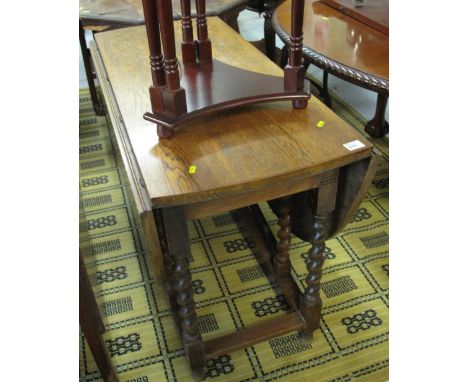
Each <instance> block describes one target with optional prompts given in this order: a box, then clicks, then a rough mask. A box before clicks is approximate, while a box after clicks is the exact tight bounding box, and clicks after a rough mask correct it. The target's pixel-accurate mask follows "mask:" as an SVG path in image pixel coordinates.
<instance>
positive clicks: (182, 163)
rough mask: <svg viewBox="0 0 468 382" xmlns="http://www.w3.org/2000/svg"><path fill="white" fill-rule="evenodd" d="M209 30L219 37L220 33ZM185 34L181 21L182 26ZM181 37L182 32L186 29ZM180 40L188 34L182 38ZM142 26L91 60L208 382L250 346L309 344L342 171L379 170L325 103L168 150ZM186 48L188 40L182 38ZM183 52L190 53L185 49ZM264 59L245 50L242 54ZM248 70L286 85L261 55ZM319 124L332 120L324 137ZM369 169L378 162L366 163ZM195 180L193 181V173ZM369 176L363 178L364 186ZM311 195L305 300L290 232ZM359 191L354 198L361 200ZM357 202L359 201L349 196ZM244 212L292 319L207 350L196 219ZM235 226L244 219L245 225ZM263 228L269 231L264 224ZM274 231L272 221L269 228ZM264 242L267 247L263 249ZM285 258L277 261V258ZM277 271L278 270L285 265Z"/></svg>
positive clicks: (243, 121) (107, 40)
mask: <svg viewBox="0 0 468 382" xmlns="http://www.w3.org/2000/svg"><path fill="white" fill-rule="evenodd" d="M217 23H220V21H215V20H213V22H211V21H210V23H209V28H213V26H214V28H213V29H210V30H209V33H210V35H211V36H214V35H215V34H214V33H213V30H216V24H217ZM179 26H180V23H179ZM175 31H176V33H179V34H181V33H182V32H181V30H180V29H179V28H176V29H175ZM177 31H178V32H177ZM145 39H146V37H145V29H144V27H134V28H129V29H127V30H126V31H125V33H123V32H122V31H120V30H115V31H112V32H106V33H101V34H99V35H97V36H96V42H97V46H98V47H99V50H98V49H97V46H96V45H92V47H91V52H92V56H93V60H94V61H95V62H96V70H97V76H98V79H99V80H100V81H102V82H103V83H104V86H103V94H104V99H105V102H106V105H107V110H109V115H110V119H111V121H112V127H113V130H114V134H113V136H115V139H116V140H117V141H118V147H119V150H120V152H121V155H122V153H123V155H125V156H126V158H125V163H126V164H127V166H129V168H126V169H125V171H126V172H127V173H128V177H129V178H131V179H133V180H132V181H129V185H130V189H131V193H134V194H135V195H136V196H135V199H136V200H138V203H139V205H140V208H141V209H142V210H141V212H140V214H143V213H146V214H147V215H145V216H149V214H150V213H152V215H153V217H154V225H155V226H156V229H157V235H156V236H157V237H156V238H152V237H149V236H146V235H145V240H155V239H156V240H158V245H160V248H161V249H160V257H161V258H162V260H163V265H162V267H163V272H164V273H165V277H166V285H167V295H168V297H169V301H170V305H171V308H172V311H173V316H174V320H175V323H176V326H177V327H178V328H179V332H180V335H181V338H182V341H183V343H184V348H185V351H186V353H187V357H188V361H189V363H190V366H191V369H192V373H193V376H194V378H196V379H201V378H202V377H203V366H204V364H205V361H206V359H208V358H211V357H213V356H216V355H221V354H226V352H230V351H233V350H235V349H240V348H243V347H245V346H251V345H253V344H255V343H258V342H260V341H264V340H266V339H269V338H272V337H274V336H278V335H283V334H286V333H289V332H291V331H298V330H300V331H302V332H303V333H304V336H305V337H307V336H310V335H311V333H312V332H313V331H314V330H315V329H316V328H317V325H318V322H319V320H320V307H321V303H320V296H319V295H318V289H319V285H320V284H319V283H320V276H321V261H322V260H321V259H323V248H324V240H325V239H326V238H327V233H326V232H329V231H331V229H332V228H331V227H334V226H336V225H337V224H338V222H336V218H337V216H344V215H346V214H347V212H346V211H342V212H340V211H338V208H347V206H350V205H354V204H353V203H352V201H348V202H346V203H341V202H340V201H338V200H337V198H338V197H339V196H340V195H342V194H343V193H340V187H341V178H340V177H339V175H340V171H341V169H342V168H343V167H346V166H350V167H349V172H350V173H349V178H353V176H352V174H351V172H353V171H354V169H356V171H363V169H365V168H369V167H370V166H367V167H366V166H360V167H359V166H358V167H352V165H353V164H354V163H356V162H362V161H369V158H370V157H371V156H372V146H371V145H370V143H369V142H368V141H367V140H366V139H365V138H364V137H362V135H360V134H359V133H358V132H357V131H356V130H354V129H353V128H351V127H350V126H348V125H347V124H346V123H345V122H344V121H342V120H341V119H340V118H339V117H338V116H336V115H335V114H333V113H332V112H331V111H330V110H329V109H328V108H326V106H324V105H323V104H322V103H321V102H319V101H318V100H317V99H315V98H312V99H311V100H310V102H309V103H308V105H307V107H306V108H305V109H302V110H293V109H291V107H290V105H287V104H285V103H284V102H278V103H269V104H262V105H250V106H247V107H243V108H239V109H237V110H236V111H235V112H234V111H225V112H221V113H218V114H216V115H214V116H211V117H210V118H206V117H201V118H199V119H194V120H192V121H189V122H188V123H187V126H181V127H180V129H179V130H178V132H177V135H176V136H175V137H174V139H172V140H158V138H157V136H156V133H155V131H154V125H152V124H151V123H148V122H147V121H145V120H143V119H142V118H141V112H142V110H144V109H145V108H147V107H149V100H148V97H147V84H148V82H149V81H151V71H150V70H149V69H150V65H149V63H146V64H142V63H145V62H146V61H147V60H146V59H145V58H146V57H147V56H148V46H147V44H146V41H145ZM217 40H218V39H216V40H213V42H212V48H213V56H215V57H216V55H217V54H219V53H220V52H224V55H221V54H219V56H218V57H219V59H220V60H222V61H223V62H228V63H230V65H235V64H236V62H237V61H236V60H240V58H239V57H238V55H239V51H237V52H232V51H230V50H226V51H224V50H223V49H224V47H223V44H222V42H216V41H217ZM178 41H181V40H180V39H179V40H178ZM176 49H179V51H180V49H181V47H180V45H179V44H177V45H176ZM244 49H245V50H246V51H247V52H249V49H255V48H253V47H248V46H247V45H243V44H239V50H241V51H242V50H244ZM253 57H255V60H251V61H248V63H247V65H249V70H250V71H256V72H260V73H262V72H263V73H268V74H269V75H271V76H274V77H276V78H279V79H280V80H281V79H282V72H281V69H279V68H278V67H276V66H275V65H274V64H273V63H272V62H271V61H269V60H268V59H267V58H266V57H264V56H261V55H259V56H258V59H257V56H255V55H254V56H253ZM319 120H323V121H326V125H325V126H324V127H321V128H319V127H317V125H316V124H317V122H318V121H319ZM354 140H360V141H361V142H362V143H363V147H362V148H360V149H357V150H353V151H349V150H347V149H346V148H345V147H344V146H343V144H344V143H348V142H350V141H354ZM367 163H369V162H367ZM190 166H196V171H195V172H193V171H192V173H189V171H188V170H189V167H190ZM365 178H366V177H365V175H364V174H361V177H360V179H365ZM311 189H314V191H310V190H311ZM303 192H313V193H314V194H316V195H317V197H316V200H315V202H314V203H315V204H314V210H313V211H312V212H313V215H314V218H313V219H312V220H313V222H314V227H313V230H312V232H311V236H312V239H313V240H312V243H313V247H312V250H311V256H312V258H313V264H312V265H311V267H310V269H309V276H308V281H307V287H306V293H305V294H304V295H303V294H302V293H301V292H300V289H299V287H298V286H297V285H296V283H295V281H294V279H293V278H292V276H291V274H290V272H289V271H288V269H289V264H288V261H289V259H288V257H289V256H288V245H289V237H288V236H289V234H290V232H291V230H292V227H293V222H294V216H293V211H294V210H293V208H292V207H293V203H292V202H291V204H290V203H289V198H291V201H292V200H294V196H295V195H296V194H293V195H291V196H288V195H290V194H291V193H298V194H302V193H303ZM356 192H358V193H359V191H356V190H355V193H356ZM344 194H345V195H344V197H350V196H352V195H353V193H350V194H346V193H344ZM269 199H275V201H276V204H277V206H278V211H279V219H280V233H279V235H278V236H279V240H278V241H276V239H275V238H274V236H273V234H272V233H271V232H269V228H265V227H263V226H262V224H264V223H265V222H264V218H263V222H262V217H261V216H260V214H259V209H258V207H256V206H255V204H256V203H259V202H261V201H267V200H269ZM240 206H242V207H244V208H242V209H241V210H239V211H236V212H235V214H236V215H237V216H239V217H240V218H241V219H242V223H243V224H244V222H245V221H247V224H246V227H247V228H249V230H251V231H252V233H253V237H254V240H256V244H257V240H258V241H261V244H260V243H259V244H258V245H257V248H258V249H259V250H260V255H259V257H260V261H261V263H263V264H264V265H265V269H267V270H268V272H269V274H271V275H272V276H273V277H276V280H277V282H278V285H279V286H280V288H281V290H282V292H283V293H284V295H285V296H286V299H287V301H288V303H289V305H290V311H289V312H288V313H287V314H285V315H282V316H280V317H277V318H274V319H272V320H266V321H265V322H262V323H261V324H259V325H257V326H253V327H250V328H245V329H242V330H241V331H238V332H236V333H231V334H228V335H226V336H224V337H221V338H218V339H213V340H211V341H207V342H203V341H202V338H201V335H200V329H199V326H198V320H197V316H196V309H195V303H194V300H193V291H192V287H191V275H190V269H189V267H188V263H187V254H188V251H189V241H188V229H187V219H188V218H197V217H200V216H207V215H209V214H213V215H215V214H218V213H220V212H224V211H226V210H227V209H232V208H237V207H240ZM236 220H237V218H236ZM258 221H260V224H259V227H256V222H258ZM265 224H266V223H265ZM263 239H266V240H265V241H263ZM275 258H276V260H273V259H275ZM275 264H276V265H275Z"/></svg>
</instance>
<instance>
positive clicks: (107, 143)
mask: <svg viewBox="0 0 468 382" xmlns="http://www.w3.org/2000/svg"><path fill="white" fill-rule="evenodd" d="M333 107H334V110H335V112H337V113H338V114H339V115H340V116H341V117H342V118H344V119H345V120H347V121H348V122H349V123H350V124H351V125H353V126H354V127H355V128H357V129H360V130H361V131H362V127H363V125H364V123H365V121H364V120H363V118H362V117H361V116H359V115H358V114H356V113H355V112H354V111H352V110H350V109H348V108H347V107H346V105H345V104H344V103H343V102H342V101H341V100H340V99H338V98H336V97H333ZM79 134H80V189H81V192H82V194H83V199H84V206H85V211H86V219H87V222H88V228H89V233H90V235H91V243H92V251H93V254H92V257H90V258H87V259H86V264H87V269H88V273H89V275H90V278H91V282H92V284H93V288H94V291H95V295H96V299H97V302H98V306H99V308H100V309H101V314H102V317H103V320H104V323H105V325H106V329H107V331H106V333H105V334H104V339H105V341H106V345H107V347H108V350H109V353H110V355H111V360H112V363H113V365H114V366H115V368H116V370H117V372H118V377H119V380H120V381H122V382H137V381H138V382H156V381H157V382H163V381H190V380H191V377H190V371H189V368H188V364H187V361H186V358H185V354H184V351H183V348H182V345H181V341H180V339H179V337H178V334H177V332H176V328H175V326H174V324H173V322H172V318H171V315H170V312H169V309H168V304H167V301H166V298H165V296H164V294H163V291H162V289H161V287H159V286H158V284H157V283H156V282H155V278H154V275H153V272H152V269H150V267H149V266H148V264H149V263H148V259H147V257H146V255H145V253H144V252H143V250H142V245H141V242H140V238H139V236H138V232H137V230H136V228H135V224H134V218H133V216H132V212H131V209H130V205H129V203H128V199H127V195H126V192H125V189H124V188H123V185H122V176H121V174H120V172H119V169H118V168H117V167H116V159H115V153H114V148H113V146H112V142H111V139H110V135H109V126H107V124H106V120H105V118H104V117H97V116H96V115H95V114H94V112H93V108H92V104H91V100H90V97H89V93H88V90H87V89H84V90H80V132H79ZM372 141H373V143H374V144H375V145H376V147H377V149H378V150H379V151H380V152H381V153H382V157H383V161H382V163H381V164H380V167H379V169H378V171H377V175H376V177H375V180H374V181H373V182H372V186H371V187H370V189H369V192H368V196H367V198H366V199H365V200H364V201H363V203H362V204H361V206H360V207H359V209H358V211H357V212H356V214H355V215H354V218H353V221H352V222H351V223H349V224H348V225H347V227H346V229H345V230H344V231H343V232H342V233H341V234H340V235H339V236H337V237H334V238H332V239H330V240H328V241H327V243H326V245H327V248H326V253H325V258H326V260H325V264H324V272H323V278H322V292H321V294H322V299H323V311H322V313H323V314H322V319H321V327H320V330H317V331H316V332H315V334H314V339H313V341H312V342H311V343H310V344H305V343H302V342H301V341H300V340H299V339H298V336H297V334H295V333H293V334H289V335H285V336H282V337H279V338H275V339H273V340H270V341H266V342H264V343H261V344H258V345H256V346H252V347H249V348H247V349H245V350H240V351H236V352H234V353H232V354H226V355H223V356H221V357H219V358H217V359H213V360H210V361H209V362H208V365H207V369H206V370H207V373H206V375H207V376H206V380H212V381H213V382H215V381H222V382H225V381H236V382H240V381H272V380H281V381H296V380H297V381H314V382H320V381H330V382H331V381H335V382H338V381H340V382H344V381H354V380H356V381H377V382H378V381H386V380H388V337H389V334H388V306H389V297H388V273H389V260H388V183H389V178H388V140H387V138H384V139H381V140H372ZM262 209H263V211H264V213H265V215H266V217H267V219H268V220H269V223H270V224H271V225H272V227H273V232H277V229H278V226H277V224H276V218H275V216H274V215H273V214H272V213H271V212H270V211H269V209H268V207H267V206H262ZM190 238H191V252H192V258H191V259H190V260H191V261H190V269H191V271H192V278H193V282H192V284H193V288H194V291H195V300H196V303H197V313H198V317H199V320H200V326H201V329H202V333H203V337H204V339H209V338H212V337H217V336H219V335H220V334H225V333H228V332H231V331H234V330H236V329H239V328H242V327H245V326H249V324H252V323H255V322H258V321H259V320H261V319H268V318H270V317H273V316H275V315H280V314H285V310H286V309H287V303H286V301H285V299H284V297H283V296H282V295H281V294H280V292H279V291H278V289H277V288H276V286H275V284H274V283H272V282H271V280H269V279H268V278H267V277H265V274H264V272H263V270H262V268H261V267H260V266H259V265H257V262H256V260H255V256H254V254H255V251H256V248H255V244H254V242H253V241H252V240H251V238H250V237H249V236H248V232H243V231H241V230H239V228H238V227H237V225H236V224H235V222H234V220H233V219H232V216H231V215H230V214H225V215H221V216H216V217H212V218H207V219H202V220H196V221H192V222H190ZM309 247H310V244H308V243H305V242H302V241H300V240H299V239H297V238H294V240H293V241H292V246H291V251H290V253H291V258H292V262H293V272H294V276H295V277H297V279H299V280H301V281H302V282H303V280H304V278H305V275H306V267H305V254H306V252H307V250H308V249H309ZM79 346H80V381H82V382H84V381H100V380H101V378H100V376H99V372H98V370H97V368H96V365H95V362H94V359H93V357H92V355H91V352H90V350H89V348H88V345H87V344H86V340H85V339H84V336H83V335H82V334H81V333H80V341H79Z"/></svg>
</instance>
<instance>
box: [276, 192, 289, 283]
mask: <svg viewBox="0 0 468 382" xmlns="http://www.w3.org/2000/svg"><path fill="white" fill-rule="evenodd" d="M290 203H291V201H290V199H289V198H287V197H286V198H281V199H278V224H279V226H280V230H279V231H278V234H277V237H278V239H279V241H278V242H277V244H276V254H275V260H274V263H273V269H274V271H275V273H276V275H277V276H278V277H284V276H288V275H289V274H290V272H291V261H290V259H289V244H290V243H291V215H290Z"/></svg>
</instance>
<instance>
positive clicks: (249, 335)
mask: <svg viewBox="0 0 468 382" xmlns="http://www.w3.org/2000/svg"><path fill="white" fill-rule="evenodd" d="M303 328H305V321H304V319H303V317H302V315H301V313H300V312H294V313H289V314H287V315H286V316H280V317H276V318H273V319H271V320H268V321H265V322H263V323H261V324H258V325H255V326H252V327H250V328H246V329H242V330H239V331H237V332H234V333H230V334H227V335H225V336H221V337H218V338H215V339H212V340H209V341H206V342H205V355H206V358H207V359H212V358H216V357H219V356H221V355H223V354H229V353H232V352H233V351H235V350H239V349H244V348H246V347H248V346H251V345H255V344H257V343H259V342H263V341H266V340H269V339H271V338H274V337H277V336H281V335H284V334H287V333H290V332H293V331H298V330H301V329H303Z"/></svg>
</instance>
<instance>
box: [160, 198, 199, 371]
mask: <svg viewBox="0 0 468 382" xmlns="http://www.w3.org/2000/svg"><path fill="white" fill-rule="evenodd" d="M161 213H162V215H163V223H164V231H165V236H166V243H167V247H168V252H169V255H170V256H171V258H172V260H173V264H174V269H173V271H174V275H173V276H174V277H173V280H174V281H173V283H174V284H173V286H174V290H175V294H176V296H177V304H178V306H179V318H180V324H181V325H180V326H181V333H180V334H181V338H182V341H183V343H184V348H185V352H186V354H187V358H188V360H189V363H190V368H191V369H192V375H193V377H194V378H196V379H201V378H203V376H204V370H203V369H204V366H205V346H204V344H203V340H202V337H201V334H200V328H199V324H198V318H197V314H196V313H195V301H194V300H193V289H192V277H191V274H190V270H189V265H188V260H187V254H188V253H189V251H190V248H189V237H188V227H187V221H186V220H185V214H184V209H183V207H169V208H165V209H163V210H162V211H161Z"/></svg>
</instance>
